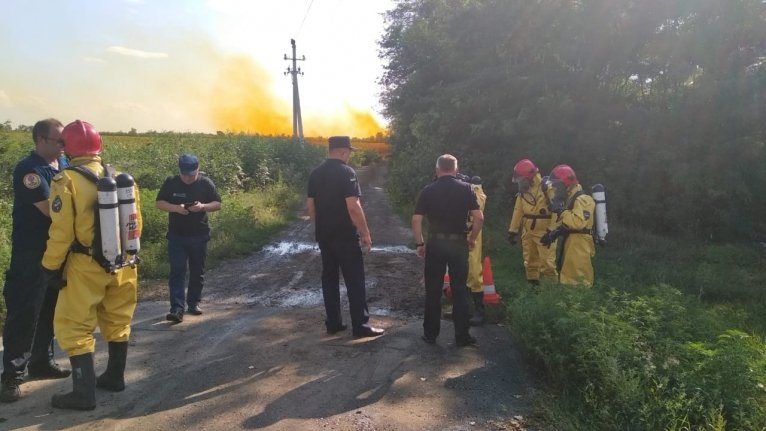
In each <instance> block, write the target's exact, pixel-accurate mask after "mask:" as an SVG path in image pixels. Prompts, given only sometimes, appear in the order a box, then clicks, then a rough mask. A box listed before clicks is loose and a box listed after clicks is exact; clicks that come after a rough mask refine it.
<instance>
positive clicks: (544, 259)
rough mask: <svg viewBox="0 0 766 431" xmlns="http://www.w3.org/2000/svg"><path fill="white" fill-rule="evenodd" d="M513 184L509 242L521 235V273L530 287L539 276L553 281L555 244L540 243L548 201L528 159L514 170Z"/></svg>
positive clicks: (547, 218)
mask: <svg viewBox="0 0 766 431" xmlns="http://www.w3.org/2000/svg"><path fill="white" fill-rule="evenodd" d="M513 182H514V183H516V184H517V185H518V187H519V192H518V194H516V203H515V204H514V206H513V215H512V216H511V225H510V226H509V227H508V242H509V243H510V244H511V245H515V244H516V243H517V242H518V237H519V235H521V250H522V254H523V256H524V270H525V271H526V275H527V281H528V282H529V283H530V284H533V285H537V284H539V283H540V277H541V276H542V277H544V278H548V279H551V280H556V278H557V275H558V274H557V273H556V245H555V244H551V245H550V247H546V246H544V245H542V244H541V243H540V238H542V236H543V235H544V234H545V232H546V231H547V229H548V226H549V225H550V223H551V212H550V210H549V208H548V205H549V199H548V196H547V195H546V193H545V190H544V187H543V183H542V177H541V176H540V170H539V169H537V166H535V164H534V163H532V161H531V160H529V159H523V160H520V161H519V162H518V163H516V166H514V167H513Z"/></svg>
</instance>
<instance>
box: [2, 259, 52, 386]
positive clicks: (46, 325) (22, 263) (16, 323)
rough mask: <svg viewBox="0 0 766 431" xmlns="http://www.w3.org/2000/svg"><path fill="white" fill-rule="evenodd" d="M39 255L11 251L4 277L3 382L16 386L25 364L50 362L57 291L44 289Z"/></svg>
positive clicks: (46, 285)
mask: <svg viewBox="0 0 766 431" xmlns="http://www.w3.org/2000/svg"><path fill="white" fill-rule="evenodd" d="M43 253H44V251H43V250H25V249H19V248H18V247H17V248H14V249H13V252H12V254H11V265H10V268H9V269H8V271H7V272H6V273H5V287H4V288H3V296H4V297H5V306H6V309H7V314H6V317H5V327H4V328H3V374H2V381H3V382H13V381H17V382H18V381H19V380H20V379H21V378H22V377H23V376H24V371H25V369H26V366H27V364H28V363H31V364H42V363H47V362H48V361H49V360H50V359H51V358H53V312H54V311H55V309H56V301H57V300H58V296H59V291H58V289H49V288H48V284H47V278H46V277H45V276H44V274H43V272H42V270H41V269H40V262H41V261H42V257H43Z"/></svg>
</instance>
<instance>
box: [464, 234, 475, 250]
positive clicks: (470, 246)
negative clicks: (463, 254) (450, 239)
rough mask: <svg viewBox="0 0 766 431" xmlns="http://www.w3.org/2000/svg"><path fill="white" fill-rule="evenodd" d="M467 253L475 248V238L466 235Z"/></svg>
mask: <svg viewBox="0 0 766 431" xmlns="http://www.w3.org/2000/svg"><path fill="white" fill-rule="evenodd" d="M466 241H468V251H471V250H473V249H474V248H475V247H476V238H471V235H468V239H467V240H466Z"/></svg>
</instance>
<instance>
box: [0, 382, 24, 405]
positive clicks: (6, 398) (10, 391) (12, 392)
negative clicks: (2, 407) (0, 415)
mask: <svg viewBox="0 0 766 431" xmlns="http://www.w3.org/2000/svg"><path fill="white" fill-rule="evenodd" d="M20 384H21V382H20V381H18V380H16V379H11V380H8V381H7V382H6V381H3V382H2V386H1V387H0V402H4V403H13V402H16V401H18V400H19V398H21V389H19V385H20Z"/></svg>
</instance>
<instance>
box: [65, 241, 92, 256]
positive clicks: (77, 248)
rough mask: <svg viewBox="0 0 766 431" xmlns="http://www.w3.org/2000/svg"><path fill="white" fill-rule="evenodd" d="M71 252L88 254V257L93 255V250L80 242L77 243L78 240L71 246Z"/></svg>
mask: <svg viewBox="0 0 766 431" xmlns="http://www.w3.org/2000/svg"><path fill="white" fill-rule="evenodd" d="M69 251H71V252H72V253H81V254H86V255H88V256H92V255H93V249H91V248H90V247H86V246H84V245H82V244H80V241H77V240H74V242H73V243H72V245H70V246H69Z"/></svg>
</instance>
